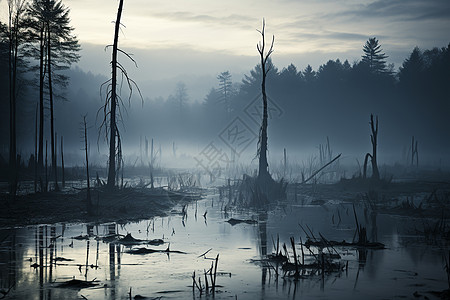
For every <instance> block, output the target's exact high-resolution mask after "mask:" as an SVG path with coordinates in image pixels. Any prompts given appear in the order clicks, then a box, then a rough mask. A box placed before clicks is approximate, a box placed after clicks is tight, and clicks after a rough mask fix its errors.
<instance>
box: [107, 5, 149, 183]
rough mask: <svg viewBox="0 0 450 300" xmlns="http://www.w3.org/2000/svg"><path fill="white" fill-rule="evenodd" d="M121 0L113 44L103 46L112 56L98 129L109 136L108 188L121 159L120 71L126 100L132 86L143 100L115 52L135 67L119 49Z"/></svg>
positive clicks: (113, 179) (113, 180) (131, 92)
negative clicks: (119, 122)
mask: <svg viewBox="0 0 450 300" xmlns="http://www.w3.org/2000/svg"><path fill="white" fill-rule="evenodd" d="M122 9H123V0H120V1H119V8H118V10H117V18H116V22H115V29H114V43H113V45H108V46H106V47H105V49H106V48H108V47H112V58H111V79H109V80H107V81H106V82H104V83H103V84H102V86H101V88H100V89H102V88H103V86H106V100H105V104H104V105H103V106H102V107H101V108H100V109H99V112H100V110H103V120H102V123H101V125H100V128H99V131H101V130H102V129H104V130H105V135H106V139H107V140H108V136H109V160H108V163H109V164H108V182H107V186H108V188H112V187H114V186H115V183H116V173H117V171H118V169H116V166H118V167H120V165H121V161H122V154H121V153H122V146H121V140H120V133H119V129H118V126H117V121H118V120H121V119H122V114H121V110H120V108H121V105H122V106H123V101H122V98H121V97H120V95H119V94H120V93H118V91H117V77H118V73H120V75H121V77H122V81H123V82H125V83H126V85H127V87H128V89H129V90H130V93H129V97H128V102H129V103H130V100H131V96H132V95H133V86H135V87H136V89H137V90H138V92H139V95H140V97H141V100H142V101H143V98H142V95H141V92H140V90H139V87H138V86H137V84H136V82H135V81H134V80H132V79H131V78H130V77H129V76H128V73H127V71H126V69H125V67H124V66H123V65H122V64H121V63H119V62H118V61H117V54H118V53H119V52H120V53H122V54H124V55H125V56H126V57H128V58H129V59H130V60H131V61H132V62H133V63H134V64H135V65H136V67H137V64H136V61H135V60H134V59H133V58H132V57H131V56H130V54H128V53H127V52H125V51H123V50H121V49H119V47H118V45H119V30H120V19H121V17H122ZM108 123H109V124H108Z"/></svg>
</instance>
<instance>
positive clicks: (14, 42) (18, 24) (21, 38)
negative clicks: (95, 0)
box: [3, 0, 26, 197]
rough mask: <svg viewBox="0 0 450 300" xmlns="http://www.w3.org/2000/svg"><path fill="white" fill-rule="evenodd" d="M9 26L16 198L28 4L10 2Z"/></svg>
mask: <svg viewBox="0 0 450 300" xmlns="http://www.w3.org/2000/svg"><path fill="white" fill-rule="evenodd" d="M7 5H8V24H7V25H6V27H3V32H4V33H5V34H6V41H7V44H8V56H7V57H8V83H9V167H10V172H9V175H10V194H11V195H12V196H13V197H15V195H16V189H17V167H18V166H17V157H16V155H17V135H16V131H17V130H16V125H17V121H16V116H17V113H16V110H17V109H16V108H17V95H18V91H19V89H18V87H17V83H18V73H19V72H20V66H19V65H20V61H21V54H20V51H21V48H22V46H23V44H24V43H25V39H26V33H25V28H26V16H25V8H26V2H25V1H24V0H8V1H7Z"/></svg>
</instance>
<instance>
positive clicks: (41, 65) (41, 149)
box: [38, 24, 45, 176]
mask: <svg viewBox="0 0 450 300" xmlns="http://www.w3.org/2000/svg"><path fill="white" fill-rule="evenodd" d="M41 26H42V27H41V35H40V38H39V40H40V55H39V151H38V156H39V157H38V173H39V176H42V171H43V168H44V76H45V67H44V54H45V52H44V47H45V37H44V25H43V24H42V25H41Z"/></svg>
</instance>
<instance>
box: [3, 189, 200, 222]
mask: <svg viewBox="0 0 450 300" xmlns="http://www.w3.org/2000/svg"><path fill="white" fill-rule="evenodd" d="M86 195H87V192H86V189H83V190H74V191H71V192H54V191H52V192H47V193H39V192H38V193H31V194H27V195H18V196H16V199H15V200H14V201H12V200H11V199H10V198H9V195H6V194H2V195H1V196H0V203H3V208H2V209H1V210H0V227H3V228H8V227H21V226H27V225H35V224H53V223H61V222H64V223H90V222H95V223H105V222H117V223H125V222H130V221H139V220H142V219H150V218H152V217H156V216H165V215H167V213H169V212H170V210H172V209H173V207H174V206H175V205H177V204H180V203H188V202H190V201H194V200H196V199H200V198H201V197H202V195H201V193H200V192H195V193H193V192H181V191H178V192H169V191H165V190H162V189H155V190H151V189H145V188H123V189H116V190H114V191H107V190H105V189H102V188H97V189H92V190H91V199H92V200H91V202H92V209H91V212H90V213H88V209H87V201H86V198H87V197H86Z"/></svg>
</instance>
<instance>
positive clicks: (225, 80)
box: [217, 71, 231, 115]
mask: <svg viewBox="0 0 450 300" xmlns="http://www.w3.org/2000/svg"><path fill="white" fill-rule="evenodd" d="M217 79H218V80H219V91H220V93H221V97H220V98H219V101H220V102H223V103H224V104H225V110H226V112H227V115H229V114H230V113H231V106H230V96H231V74H230V72H229V71H225V72H222V73H220V74H219V75H218V76H217Z"/></svg>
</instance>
